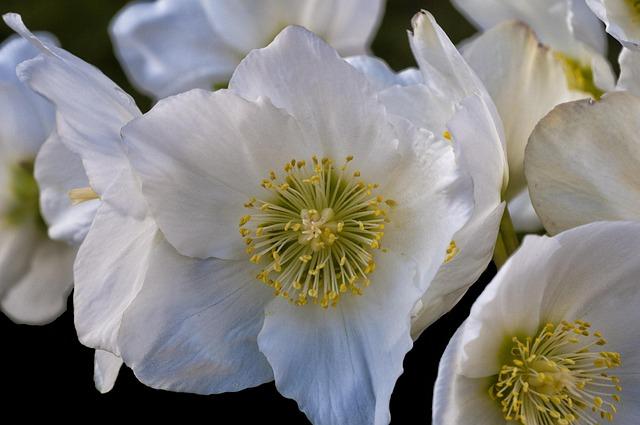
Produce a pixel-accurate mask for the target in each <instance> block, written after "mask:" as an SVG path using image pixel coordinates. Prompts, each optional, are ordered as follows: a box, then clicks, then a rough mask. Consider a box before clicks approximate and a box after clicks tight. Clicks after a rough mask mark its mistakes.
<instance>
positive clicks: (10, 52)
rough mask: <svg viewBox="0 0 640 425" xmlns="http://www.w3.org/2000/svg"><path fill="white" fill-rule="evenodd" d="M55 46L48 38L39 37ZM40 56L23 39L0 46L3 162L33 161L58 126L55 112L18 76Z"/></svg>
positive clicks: (5, 42) (48, 36) (16, 38)
mask: <svg viewBox="0 0 640 425" xmlns="http://www.w3.org/2000/svg"><path fill="white" fill-rule="evenodd" d="M39 35H40V36H41V37H43V39H46V40H48V41H49V42H50V43H55V41H54V39H53V38H52V37H51V36H50V35H48V34H39ZM37 54H38V50H37V49H36V48H34V47H33V46H31V44H29V42H28V41H26V40H24V39H22V38H20V37H10V38H8V39H7V40H6V41H4V42H3V43H2V44H0V151H1V152H2V157H3V162H4V161H5V160H7V159H9V158H11V159H13V160H21V159H25V158H28V159H33V157H35V154H36V152H38V148H39V147H40V145H42V143H43V142H44V141H45V140H46V138H47V136H48V135H49V133H50V132H51V130H52V129H53V126H54V118H55V115H54V110H53V108H52V106H51V104H49V102H47V101H46V100H45V99H42V98H41V97H40V96H38V95H37V94H36V93H34V92H33V91H32V90H31V89H30V88H29V87H28V86H27V85H26V84H24V83H23V82H21V81H20V80H19V79H18V76H17V75H16V67H17V66H18V65H19V64H20V63H21V62H23V61H26V60H29V59H31V58H33V57H35V56H36V55H37Z"/></svg>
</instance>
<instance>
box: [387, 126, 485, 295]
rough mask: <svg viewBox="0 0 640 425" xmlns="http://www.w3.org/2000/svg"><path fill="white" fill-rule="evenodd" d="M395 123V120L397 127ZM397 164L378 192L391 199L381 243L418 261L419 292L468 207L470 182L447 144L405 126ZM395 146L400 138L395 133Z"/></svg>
mask: <svg viewBox="0 0 640 425" xmlns="http://www.w3.org/2000/svg"><path fill="white" fill-rule="evenodd" d="M400 125H401V123H398V126H400ZM398 130H400V128H399V129H398ZM406 131H407V134H406V136H405V137H406V139H408V140H410V141H411V142H410V143H407V145H409V146H407V148H406V150H405V151H404V152H403V154H404V155H403V161H402V163H401V164H402V165H401V166H399V167H397V168H396V170H395V171H394V172H393V173H390V174H388V175H387V176H386V181H385V183H384V184H382V185H381V188H380V191H381V193H384V195H385V196H386V197H389V198H391V199H393V200H394V201H396V203H397V206H395V207H393V208H392V210H391V211H390V213H389V218H390V220H391V222H390V223H389V224H388V225H386V227H385V236H384V239H383V241H382V243H383V245H384V246H385V247H386V248H388V249H389V251H391V252H394V253H396V254H399V255H402V256H403V257H406V258H409V259H410V260H411V261H413V262H415V263H416V264H418V270H417V274H418V285H419V288H420V289H421V290H423V291H424V290H426V288H427V286H428V285H429V283H430V282H431V280H432V279H433V277H434V276H435V273H436V272H437V270H438V268H439V267H440V265H441V264H442V262H443V261H444V259H445V256H446V254H445V253H446V250H447V247H448V246H449V244H450V243H451V240H452V238H453V235H454V233H455V232H457V231H458V230H459V229H460V228H461V227H462V226H464V225H465V223H467V221H468V220H469V218H470V217H471V214H472V213H473V210H474V202H473V184H472V182H471V179H470V177H469V175H468V174H467V173H466V170H465V169H463V168H462V167H460V166H459V164H458V163H457V159H456V156H455V153H454V150H453V147H452V146H451V143H449V142H448V141H444V140H437V139H435V138H434V137H433V135H432V134H430V133H428V132H426V131H425V130H417V129H414V128H411V126H408V128H407V129H406ZM400 140H401V149H402V148H403V142H404V143H406V142H405V141H404V140H405V138H404V137H402V136H401V139H400Z"/></svg>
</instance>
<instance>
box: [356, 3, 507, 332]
mask: <svg viewBox="0 0 640 425" xmlns="http://www.w3.org/2000/svg"><path fill="white" fill-rule="evenodd" d="M409 41H410V43H411V47H412V50H413V52H414V55H415V57H416V61H417V63H418V65H419V67H420V69H419V70H416V69H408V70H405V71H403V72H401V73H399V74H395V73H394V72H393V71H392V70H391V69H390V68H389V67H388V66H387V64H385V63H384V62H383V61H381V60H379V59H377V58H372V57H367V56H356V57H352V58H349V59H348V61H349V62H350V63H351V64H352V65H353V66H355V67H356V68H358V69H359V70H361V71H362V72H363V73H364V74H365V75H366V76H367V77H368V78H369V79H370V81H371V82H373V83H374V84H375V85H376V86H377V87H378V89H379V95H378V96H379V98H380V100H381V101H382V102H383V103H384V105H385V106H386V108H387V111H388V112H390V113H393V114H396V115H399V116H402V117H404V118H406V119H408V120H410V121H411V122H412V123H413V124H414V125H416V126H418V127H422V128H428V129H432V130H433V131H435V132H436V134H442V135H444V136H445V138H447V139H448V140H451V142H452V143H453V145H454V146H455V147H456V148H458V149H459V151H460V155H461V160H462V161H463V163H464V166H465V168H466V169H467V170H468V171H469V173H470V175H471V178H472V179H473V185H474V200H475V208H474V213H473V216H472V217H471V218H470V219H469V221H468V222H467V223H466V224H465V226H464V227H463V228H462V229H460V230H459V231H458V232H457V233H456V235H455V236H454V242H455V244H454V245H452V250H453V251H455V252H456V255H455V256H453V258H452V259H451V260H450V261H448V262H446V264H443V265H442V266H441V267H440V271H439V272H438V275H437V277H436V279H434V281H433V282H432V283H431V285H430V286H429V289H428V290H427V292H426V293H425V294H424V296H423V297H422V301H421V303H420V304H419V305H418V306H417V307H416V309H415V311H414V321H413V335H414V337H417V336H418V335H419V334H420V333H421V332H422V331H423V330H424V329H425V328H426V327H427V326H429V325H430V324H431V323H433V322H434V321H435V320H437V319H438V318H439V317H440V316H441V315H442V314H444V313H446V312H448V311H449V310H450V309H451V308H452V307H453V306H454V305H455V304H456V303H457V302H458V301H459V299H460V298H461V297H462V295H464V293H465V292H466V291H467V289H468V288H469V287H470V286H471V285H472V284H473V283H474V282H475V281H476V280H477V279H478V277H479V276H480V274H481V273H482V272H483V271H484V270H485V269H486V267H487V264H488V263H489V262H490V261H491V258H492V255H493V250H494V246H495V243H496V238H497V234H498V228H499V226H500V221H501V218H502V214H503V212H504V203H503V202H502V201H501V193H502V191H503V188H504V187H506V184H507V177H508V172H507V166H506V156H505V149H504V148H505V147H504V142H503V136H502V124H501V122H500V118H499V117H498V114H497V112H496V110H495V106H494V104H493V102H492V100H491V98H490V97H489V95H488V94H487V92H486V90H485V89H484V86H483V85H482V83H481V82H480V81H479V80H478V78H477V77H476V75H475V74H474V73H473V71H472V70H471V69H470V68H469V66H468V65H467V64H466V63H465V61H464V60H463V59H462V57H461V56H460V54H459V53H458V51H457V50H456V49H455V47H454V46H453V45H452V44H451V41H450V40H449V39H448V38H447V36H446V34H445V33H444V31H442V29H440V27H438V25H437V24H436V22H435V20H434V19H433V16H431V15H430V14H429V13H428V12H422V13H419V14H417V15H416V16H415V17H414V19H413V32H412V33H410V34H409Z"/></svg>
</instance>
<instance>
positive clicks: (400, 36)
mask: <svg viewBox="0 0 640 425" xmlns="http://www.w3.org/2000/svg"><path fill="white" fill-rule="evenodd" d="M126 3H127V2H126V1H125V0H0V12H2V13H6V12H18V13H20V14H22V16H23V19H24V21H25V23H26V24H27V26H29V28H30V29H32V30H46V31H50V32H52V33H53V34H55V35H56V36H57V37H58V38H59V39H60V41H61V44H62V46H63V47H64V48H65V49H67V50H69V51H70V52H72V53H73V54H75V55H76V56H79V57H81V58H82V59H84V60H86V61H87V62H89V63H92V64H94V65H96V66H97V67H98V68H100V69H101V70H102V71H103V72H104V73H105V74H107V75H108V76H109V77H110V78H112V79H113V80H114V81H116V82H117V83H118V84H119V85H120V86H121V87H122V88H123V89H124V90H125V91H127V92H128V93H130V94H132V95H134V97H135V98H136V101H137V102H138V105H139V106H140V107H141V108H142V109H143V110H146V109H148V108H149V106H150V101H149V100H148V99H146V98H145V97H144V96H142V95H140V94H138V93H136V92H135V90H134V89H133V88H132V87H131V86H130V84H129V83H128V82H127V80H126V78H125V76H124V74H123V72H122V70H121V69H120V67H119V64H118V62H117V61H116V59H115V57H114V56H113V53H112V47H111V43H110V41H109V37H108V35H107V25H108V23H109V21H110V19H111V17H112V16H113V15H114V14H115V13H116V11H118V10H119V9H120V8H121V7H122V6H124V5H125V4H126ZM422 8H424V9H427V10H429V11H430V12H431V13H433V14H434V15H435V17H436V19H437V20H438V22H439V23H440V25H441V26H442V27H443V28H444V29H445V31H446V32H447V33H448V34H449V36H450V37H451V39H452V40H453V41H454V42H458V41H461V40H463V39H464V38H467V37H469V36H471V35H472V34H473V33H474V32H475V31H474V29H473V28H472V27H471V26H470V25H469V23H468V22H467V21H466V20H465V19H464V18H462V16H461V15H460V14H459V13H457V12H456V11H455V9H453V7H452V6H451V5H450V3H449V1H447V0H431V1H430V0H422V1H420V0H388V4H387V13H386V15H385V18H384V21H383V23H382V26H381V28H380V31H379V33H378V36H377V38H376V40H375V42H374V44H373V51H374V53H375V54H376V55H377V56H380V57H382V58H383V59H385V60H386V61H387V62H388V63H389V64H390V65H391V66H392V67H393V68H395V69H396V70H399V69H402V68H405V67H408V66H414V60H413V57H412V55H411V52H410V49H409V44H408V41H407V36H406V30H407V29H409V28H410V21H411V17H412V16H413V15H414V14H415V13H416V12H417V11H419V10H420V9H422ZM9 35H11V31H10V30H9V29H8V28H6V27H5V26H4V25H1V24H0V40H3V39H4V38H6V37H8V36H9ZM611 56H612V59H614V58H615V53H614V54H612V55H611ZM494 274H495V268H494V267H493V265H491V266H490V267H489V269H488V270H487V272H485V274H484V275H483V277H482V278H481V279H480V281H479V282H478V283H477V284H476V285H475V286H474V287H473V288H472V289H471V291H470V292H469V293H468V294H467V296H466V297H465V298H464V299H463V300H462V302H460V303H459V304H458V306H456V308H455V309H454V310H452V311H451V312H450V313H449V314H447V315H446V316H445V317H444V318H442V319H441V320H440V321H438V322H437V323H436V324H435V325H433V326H431V327H430V328H429V329H428V330H427V331H426V332H425V333H424V334H423V335H422V336H421V337H420V338H419V340H418V341H417V342H416V343H415V346H414V348H413V350H412V351H411V352H410V353H409V354H408V355H407V357H406V358H405V362H404V369H405V373H404V374H403V375H402V376H401V377H400V379H399V380H398V382H397V385H396V388H395V391H394V394H393V397H392V399H391V415H392V423H393V424H414V423H420V424H428V423H430V417H431V397H432V389H433V384H434V382H435V378H436V374H437V368H438V361H439V359H440V357H441V355H442V352H443V351H444V349H445V347H446V345H447V342H448V341H449V338H450V337H451V336H452V335H453V333H454V332H455V330H456V329H457V328H458V326H459V325H460V324H461V323H462V321H463V320H464V319H465V317H466V316H467V315H468V313H469V309H470V307H471V304H472V303H473V300H475V298H476V297H477V296H478V295H479V294H480V292H481V291H482V289H483V288H484V286H485V285H486V284H487V282H488V281H489V280H490V279H491V277H492V276H493V275H494ZM72 307H73V306H72V303H71V301H70V302H69V307H68V311H67V312H66V313H65V314H64V315H62V316H61V317H60V318H59V319H58V320H56V321H55V322H54V323H52V324H50V325H47V326H41V327H37V326H24V325H16V324H14V323H12V322H11V321H10V320H9V319H7V318H6V317H4V316H3V315H1V314H0V336H1V338H2V344H1V345H0V406H2V409H1V410H0V423H8V424H22V423H25V424H31V423H42V422H45V421H46V422H62V423H65V422H66V423H83V424H103V423H104V424H109V423H129V422H132V421H136V422H140V423H150V422H160V423H166V422H172V423H180V424H184V423H211V424H227V423H234V424H244V423H254V422H255V421H256V418H259V419H257V420H259V421H260V423H265V424H268V423H287V424H289V423H291V424H308V421H307V420H306V418H305V416H304V414H302V413H300V412H299V411H298V408H297V405H296V403H295V402H294V401H292V400H288V399H285V398H284V397H282V396H280V395H279V394H278V392H277V391H276V389H275V386H274V385H273V384H266V385H262V386H260V387H258V388H254V389H249V390H245V391H242V392H239V393H227V394H221V395H214V396H198V395H193V394H180V393H170V392H166V391H159V390H154V389H151V388H148V387H146V386H144V385H143V384H141V383H139V382H138V381H137V380H136V378H135V377H134V376H133V373H132V372H131V371H130V370H129V369H127V368H126V367H125V368H123V369H122V371H121V373H120V377H119V378H118V382H117V383H116V386H115V388H114V389H113V391H112V392H110V393H109V394H105V395H101V394H99V393H98V392H97V391H96V390H95V389H94V386H93V350H91V349H89V348H87V347H84V346H82V345H81V344H80V343H79V342H78V340H77V337H76V334H75V330H74V327H73V314H72V313H73V312H72Z"/></svg>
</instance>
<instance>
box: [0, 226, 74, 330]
mask: <svg viewBox="0 0 640 425" xmlns="http://www.w3.org/2000/svg"><path fill="white" fill-rule="evenodd" d="M75 253H76V250H75V249H74V248H70V247H69V246H67V245H66V244H64V243H60V242H54V241H51V240H49V239H46V238H42V239H40V240H39V241H38V242H37V245H36V247H35V249H34V250H33V252H30V253H29V254H28V255H29V257H30V265H29V268H28V270H27V271H26V273H25V274H24V275H23V276H21V277H20V279H19V280H17V281H16V283H15V284H14V285H13V287H12V288H11V289H10V290H9V291H7V293H6V294H5V295H4V296H3V297H2V300H1V301H0V307H1V308H2V311H3V312H4V313H5V314H6V315H7V316H8V317H9V318H10V319H11V320H13V321H14V322H16V323H27V324H32V325H41V324H45V323H49V322H51V321H52V320H54V319H55V318H57V317H58V316H59V315H60V314H62V313H63V312H64V311H65V310H66V309H67V297H68V296H69V293H70V292H71V288H72V287H73V259H74V258H75Z"/></svg>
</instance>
